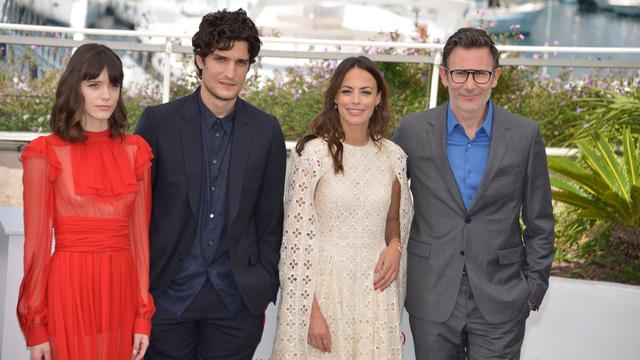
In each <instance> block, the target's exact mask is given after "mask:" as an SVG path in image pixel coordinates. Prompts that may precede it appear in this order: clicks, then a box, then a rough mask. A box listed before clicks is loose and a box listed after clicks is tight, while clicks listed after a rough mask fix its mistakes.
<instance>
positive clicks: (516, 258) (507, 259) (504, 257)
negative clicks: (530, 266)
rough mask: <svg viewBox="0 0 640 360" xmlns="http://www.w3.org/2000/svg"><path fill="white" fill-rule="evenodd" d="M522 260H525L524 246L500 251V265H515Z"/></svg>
mask: <svg viewBox="0 0 640 360" xmlns="http://www.w3.org/2000/svg"><path fill="white" fill-rule="evenodd" d="M522 260H524V246H518V247H515V248H513V249H504V250H498V262H499V263H500V265H506V264H513V263H517V262H521V261H522Z"/></svg>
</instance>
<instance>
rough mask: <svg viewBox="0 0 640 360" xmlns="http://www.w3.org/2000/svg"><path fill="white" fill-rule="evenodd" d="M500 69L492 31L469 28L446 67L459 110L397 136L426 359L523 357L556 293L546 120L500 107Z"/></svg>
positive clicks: (414, 319) (457, 37) (416, 119)
mask: <svg viewBox="0 0 640 360" xmlns="http://www.w3.org/2000/svg"><path fill="white" fill-rule="evenodd" d="M498 61H499V53H498V50H497V49H496V47H495V45H494V43H493V41H492V40H491V38H490V37H489V36H488V35H487V34H486V33H485V32H484V31H483V30H479V29H470V28H463V29H460V30H458V31H457V32H456V33H455V34H453V35H452V36H451V37H450V38H449V39H448V40H447V43H446V45H445V47H444V51H443V64H442V66H441V67H440V79H441V81H442V83H443V84H444V86H446V87H447V88H448V92H449V102H448V103H446V104H443V105H441V106H439V107H437V108H435V109H431V110H428V111H424V112H420V113H415V114H411V115H408V116H406V117H404V118H403V119H402V120H401V121H400V126H399V127H398V129H397V130H396V132H395V134H394V135H393V139H394V141H395V142H396V143H398V144H399V145H400V146H401V147H402V148H403V149H404V151H405V152H406V153H407V155H408V173H409V176H410V178H411V190H412V192H413V196H414V204H415V216H414V221H413V224H412V228H411V236H410V238H409V243H408V246H407V252H408V265H407V266H408V268H407V281H408V282H407V299H406V304H405V305H406V308H407V311H408V312H409V315H410V322H411V331H412V333H413V339H414V344H415V351H416V357H417V358H418V359H430V360H433V359H465V358H467V359H472V360H475V359H519V357H520V348H521V346H522V341H523V339H524V329H525V322H526V319H527V317H528V315H529V311H530V310H536V309H537V308H538V307H539V306H540V303H541V302H542V298H543V297H544V294H545V292H546V290H547V288H548V284H549V271H550V268H551V262H552V259H553V254H554V246H553V224H554V220H553V211H552V207H551V189H550V185H549V174H548V170H547V160H546V155H545V148H544V144H543V142H542V139H541V137H540V132H539V129H538V125H537V124H536V123H535V122H533V121H531V120H529V119H526V118H523V117H520V116H517V115H515V114H512V113H509V112H507V111H506V110H504V109H501V108H499V107H497V106H495V105H494V104H493V103H492V101H491V100H490V96H491V89H492V88H494V87H495V86H496V85H497V83H498V79H499V77H500V68H499V67H498V65H499V64H498ZM520 220H522V226H521V223H520Z"/></svg>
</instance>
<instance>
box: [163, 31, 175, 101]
mask: <svg viewBox="0 0 640 360" xmlns="http://www.w3.org/2000/svg"><path fill="white" fill-rule="evenodd" d="M166 39H167V42H166V43H165V44H164V68H163V70H164V71H163V72H162V102H163V103H167V102H169V100H170V90H171V53H172V52H173V38H170V37H167V38H166Z"/></svg>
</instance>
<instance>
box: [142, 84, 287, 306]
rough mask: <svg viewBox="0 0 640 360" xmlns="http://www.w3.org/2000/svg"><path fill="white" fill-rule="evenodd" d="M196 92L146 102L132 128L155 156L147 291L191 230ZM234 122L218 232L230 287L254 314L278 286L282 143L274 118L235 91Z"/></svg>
mask: <svg viewBox="0 0 640 360" xmlns="http://www.w3.org/2000/svg"><path fill="white" fill-rule="evenodd" d="M197 96H199V95H198V92H197V91H196V92H194V93H193V94H191V95H187V96H185V97H182V98H180V99H177V100H174V101H172V102H169V103H166V104H161V105H157V106H152V107H148V108H146V109H145V110H144V112H143V113H142V116H141V117H140V121H139V122H138V126H137V128H136V133H137V134H139V135H141V136H142V137H143V138H144V139H145V140H146V141H147V142H148V143H149V145H150V146H151V148H152V150H153V155H154V156H155V157H154V159H153V162H152V164H153V165H152V168H151V176H152V178H151V181H152V191H153V197H152V199H153V203H152V211H151V225H150V228H149V247H150V272H149V274H150V291H151V293H152V295H153V296H154V297H157V296H159V295H160V294H162V293H163V292H164V290H165V289H166V287H167V286H168V285H169V282H170V281H171V279H172V278H173V276H174V275H175V273H176V271H178V269H179V265H180V262H181V261H182V259H183V257H184V256H185V255H186V254H187V252H188V251H189V249H191V244H192V242H193V241H194V239H195V238H196V233H197V228H198V210H199V208H200V195H201V194H200V192H201V182H202V171H203V166H204V164H203V163H202V161H203V160H202V137H201V136H200V135H201V126H200V121H201V120H200V112H199V109H198V98H197ZM234 126H235V127H234V133H233V138H232V140H231V154H230V155H231V158H230V162H229V174H228V176H229V178H228V186H227V188H228V194H227V204H226V211H227V214H226V215H227V224H226V229H225V236H226V237H227V239H228V241H229V255H230V257H231V267H232V269H233V275H234V277H235V280H236V283H237V286H238V289H239V290H240V293H241V295H242V298H243V299H244V302H245V304H246V305H247V308H248V309H249V311H250V312H251V313H252V314H254V315H256V316H259V315H262V314H263V313H264V310H265V309H266V307H267V305H268V304H269V302H270V301H275V299H276V294H277V291H278V286H279V282H278V261H279V258H280V245H281V243H282V221H283V212H284V210H283V203H282V198H283V192H284V181H285V167H286V149H285V144H284V136H283V134H282V129H281V128H280V125H279V124H278V121H277V119H276V118H275V117H274V116H272V115H270V114H267V113H265V112H263V111H261V110H260V109H258V108H256V107H254V106H253V105H251V104H249V103H247V102H246V101H244V100H242V99H240V98H238V99H237V102H236V119H235V125H234Z"/></svg>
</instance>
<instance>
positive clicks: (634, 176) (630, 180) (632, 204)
mask: <svg viewBox="0 0 640 360" xmlns="http://www.w3.org/2000/svg"><path fill="white" fill-rule="evenodd" d="M591 140H592V141H591V143H587V142H586V141H584V142H579V143H578V147H579V149H580V154H581V157H580V160H579V161H574V160H570V159H568V158H550V159H549V168H550V169H551V170H552V171H554V172H556V173H557V174H559V175H561V177H559V176H553V177H552V178H551V185H552V186H553V187H554V190H553V197H554V199H556V200H558V201H561V202H564V203H567V204H570V205H573V206H574V207H576V208H577V210H578V212H577V213H578V215H579V216H581V217H583V218H585V219H597V220H602V221H605V222H607V223H609V224H622V225H627V226H630V227H640V176H639V171H640V147H639V146H638V145H636V141H634V139H633V138H632V135H631V131H630V129H629V128H625V129H624V130H623V132H622V136H621V139H620V140H621V142H622V144H623V146H622V155H621V156H618V155H616V154H615V153H614V150H613V148H612V147H611V145H610V144H609V143H608V142H607V141H606V140H605V139H604V137H603V136H602V135H601V134H600V133H599V132H598V131H594V132H593V133H592V134H591Z"/></svg>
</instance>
